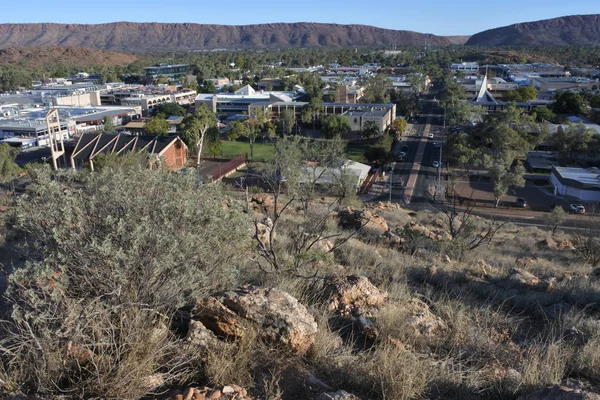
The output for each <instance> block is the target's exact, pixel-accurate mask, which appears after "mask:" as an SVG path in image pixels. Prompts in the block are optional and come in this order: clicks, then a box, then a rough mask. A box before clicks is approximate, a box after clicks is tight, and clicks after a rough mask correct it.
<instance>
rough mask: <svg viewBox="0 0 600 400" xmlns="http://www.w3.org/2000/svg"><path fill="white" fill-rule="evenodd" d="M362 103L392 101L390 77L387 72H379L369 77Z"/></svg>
mask: <svg viewBox="0 0 600 400" xmlns="http://www.w3.org/2000/svg"><path fill="white" fill-rule="evenodd" d="M360 101H361V103H376V104H387V103H389V102H390V95H389V91H388V79H387V76H386V75H385V74H377V75H375V76H373V77H371V78H369V79H368V80H367V82H366V84H365V90H364V93H363V97H362V98H361V99H360Z"/></svg>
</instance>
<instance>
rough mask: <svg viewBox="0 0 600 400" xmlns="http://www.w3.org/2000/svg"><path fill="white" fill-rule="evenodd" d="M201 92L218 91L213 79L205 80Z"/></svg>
mask: <svg viewBox="0 0 600 400" xmlns="http://www.w3.org/2000/svg"><path fill="white" fill-rule="evenodd" d="M200 93H217V89H216V88H215V84H214V83H213V81H209V80H204V81H203V82H202V86H200Z"/></svg>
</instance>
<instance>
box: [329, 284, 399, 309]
mask: <svg viewBox="0 0 600 400" xmlns="http://www.w3.org/2000/svg"><path fill="white" fill-rule="evenodd" d="M323 296H324V298H325V299H326V301H328V303H329V304H328V307H327V308H328V310H329V311H331V312H335V313H336V314H338V315H344V316H349V315H352V316H359V315H366V316H369V315H372V314H373V312H374V311H376V310H378V309H379V308H381V306H383V305H384V304H385V302H386V301H387V299H388V294H387V292H385V291H381V290H379V289H378V288H377V287H376V286H375V285H373V284H372V283H371V282H370V281H369V279H367V278H366V277H364V276H357V275H348V276H336V277H331V278H329V279H327V281H326V282H325V287H324V289H323Z"/></svg>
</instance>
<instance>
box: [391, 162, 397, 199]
mask: <svg viewBox="0 0 600 400" xmlns="http://www.w3.org/2000/svg"><path fill="white" fill-rule="evenodd" d="M391 166H392V169H391V170H390V203H391V202H392V182H393V181H394V179H393V177H394V168H396V163H395V162H393V163H392V164H391Z"/></svg>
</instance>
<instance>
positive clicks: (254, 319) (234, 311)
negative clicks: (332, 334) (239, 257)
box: [192, 285, 317, 354]
mask: <svg viewBox="0 0 600 400" xmlns="http://www.w3.org/2000/svg"><path fill="white" fill-rule="evenodd" d="M197 304H200V306H197V307H195V309H194V311H193V314H192V319H195V320H199V321H201V322H202V323H203V324H204V325H205V326H206V327H207V328H208V329H210V330H212V331H213V332H214V333H215V334H216V335H217V336H224V337H242V336H244V328H243V321H248V322H251V323H253V324H255V325H256V327H257V329H258V335H259V337H261V338H262V339H264V340H268V341H272V342H278V343H281V344H284V345H285V346H287V347H288V348H289V349H291V350H292V351H294V352H296V353H299V354H303V353H306V351H308V349H310V347H311V346H312V344H313V343H314V341H315V336H316V333H317V323H316V322H315V320H314V318H313V317H312V315H310V314H309V312H308V310H307V309H306V307H304V306H303V305H302V304H300V303H299V302H298V300H296V299H295V298H293V297H292V296H290V295H289V294H288V293H286V292H283V291H281V290H278V289H271V288H258V287H255V286H251V285H248V286H244V287H242V288H239V289H237V290H233V291H229V292H224V293H220V294H218V295H215V296H211V297H209V298H208V299H204V300H201V301H200V302H198V303H197ZM205 304H209V306H208V307H202V306H203V305H205Z"/></svg>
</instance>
